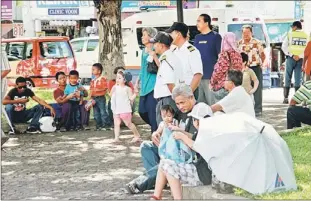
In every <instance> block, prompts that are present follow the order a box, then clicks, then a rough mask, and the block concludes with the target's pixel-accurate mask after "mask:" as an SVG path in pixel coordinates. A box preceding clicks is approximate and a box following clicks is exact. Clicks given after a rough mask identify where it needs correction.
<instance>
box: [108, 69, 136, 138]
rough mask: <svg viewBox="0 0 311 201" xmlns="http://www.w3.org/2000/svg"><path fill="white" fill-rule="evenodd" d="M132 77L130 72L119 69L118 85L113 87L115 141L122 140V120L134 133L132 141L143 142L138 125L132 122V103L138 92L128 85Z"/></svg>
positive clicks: (112, 106) (112, 105)
mask: <svg viewBox="0 0 311 201" xmlns="http://www.w3.org/2000/svg"><path fill="white" fill-rule="evenodd" d="M130 79H131V75H130V74H128V73H125V72H124V71H119V72H118V73H117V77H116V85H115V86H113V88H112V89H111V109H112V112H113V119H114V134H115V140H114V142H115V143H120V142H121V141H120V139H119V136H120V125H121V121H123V122H124V124H125V125H126V126H127V127H128V128H129V129H131V131H132V132H133V133H134V138H133V139H132V141H131V143H136V142H141V139H140V134H139V133H138V130H137V128H136V126H135V125H134V124H133V123H132V105H133V102H134V100H135V98H136V94H133V92H132V89H131V88H130V87H129V85H128V82H129V80H130Z"/></svg>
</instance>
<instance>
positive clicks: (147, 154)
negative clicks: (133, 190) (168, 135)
mask: <svg viewBox="0 0 311 201" xmlns="http://www.w3.org/2000/svg"><path fill="white" fill-rule="evenodd" d="M140 147H141V156H142V161H143V165H144V168H145V169H146V172H145V173H144V174H142V175H140V176H139V177H138V178H136V179H134V180H133V181H132V182H134V183H136V186H137V188H138V190H139V191H140V192H144V191H146V190H151V189H154V187H155V183H156V179H157V173H158V164H159V162H160V157H159V154H158V147H157V146H156V145H154V144H153V143H152V142H150V141H144V142H143V143H142V144H141V146H140Z"/></svg>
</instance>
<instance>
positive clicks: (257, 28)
mask: <svg viewBox="0 0 311 201" xmlns="http://www.w3.org/2000/svg"><path fill="white" fill-rule="evenodd" d="M243 25H245V24H229V25H228V32H233V33H234V34H235V35H236V37H237V40H241V38H242V27H243ZM249 25H251V26H253V37H254V38H256V39H258V40H260V41H261V42H262V43H263V44H266V38H265V34H264V32H263V28H262V24H252V23H250V24H249Z"/></svg>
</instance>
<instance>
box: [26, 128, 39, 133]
mask: <svg viewBox="0 0 311 201" xmlns="http://www.w3.org/2000/svg"><path fill="white" fill-rule="evenodd" d="M26 133H31V134H36V133H41V131H40V130H39V129H37V128H34V127H28V128H27V130H26Z"/></svg>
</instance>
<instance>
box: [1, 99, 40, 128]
mask: <svg viewBox="0 0 311 201" xmlns="http://www.w3.org/2000/svg"><path fill="white" fill-rule="evenodd" d="M43 110H44V109H43V106H42V105H36V106H34V107H33V108H31V109H28V110H23V111H19V112H17V111H15V110H14V105H11V104H8V105H6V106H5V111H6V113H7V114H8V117H9V119H10V121H11V123H12V125H13V123H27V121H29V120H30V119H32V120H31V122H30V125H29V126H30V127H33V128H37V129H38V128H39V127H40V123H39V119H40V118H41V117H42V114H43Z"/></svg>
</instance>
